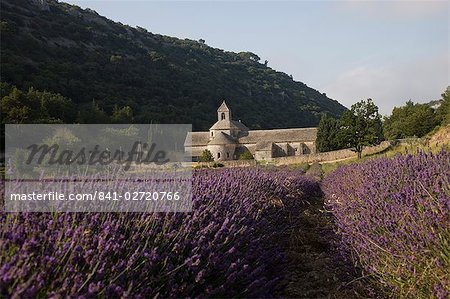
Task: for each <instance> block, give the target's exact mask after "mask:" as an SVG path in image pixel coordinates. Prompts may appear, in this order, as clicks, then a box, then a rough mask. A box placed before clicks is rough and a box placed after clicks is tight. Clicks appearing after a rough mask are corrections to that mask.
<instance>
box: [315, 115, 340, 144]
mask: <svg viewBox="0 0 450 299" xmlns="http://www.w3.org/2000/svg"><path fill="white" fill-rule="evenodd" d="M339 130H340V123H339V120H337V119H335V118H333V117H329V116H327V115H326V114H323V115H322V118H321V119H320V123H319V127H318V129H317V139H316V148H317V151H319V152H328V151H334V150H337V149H340V148H342V140H341V138H340V135H339Z"/></svg>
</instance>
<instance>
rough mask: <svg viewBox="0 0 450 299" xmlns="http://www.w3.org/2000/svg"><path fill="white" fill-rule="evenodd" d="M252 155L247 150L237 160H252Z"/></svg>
mask: <svg viewBox="0 0 450 299" xmlns="http://www.w3.org/2000/svg"><path fill="white" fill-rule="evenodd" d="M253 159H254V158H253V155H252V153H251V152H250V151H249V150H246V151H245V152H243V153H242V154H240V156H239V160H253Z"/></svg>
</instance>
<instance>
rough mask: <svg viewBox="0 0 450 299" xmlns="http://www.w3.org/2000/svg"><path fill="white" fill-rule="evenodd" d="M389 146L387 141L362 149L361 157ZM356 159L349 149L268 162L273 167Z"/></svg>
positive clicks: (282, 158)
mask: <svg viewBox="0 0 450 299" xmlns="http://www.w3.org/2000/svg"><path fill="white" fill-rule="evenodd" d="M389 146H390V142H389V141H383V142H382V143H381V144H379V145H377V146H371V147H366V148H364V149H363V155H370V154H374V153H378V152H381V151H383V150H385V149H387V148H388V147H389ZM352 157H356V152H354V151H352V150H351V149H342V150H337V151H331V152H325V153H316V154H308V155H299V156H292V157H280V158H274V159H271V160H269V161H268V162H272V163H274V164H275V165H289V164H297V163H315V162H328V161H335V160H342V159H348V158H352Z"/></svg>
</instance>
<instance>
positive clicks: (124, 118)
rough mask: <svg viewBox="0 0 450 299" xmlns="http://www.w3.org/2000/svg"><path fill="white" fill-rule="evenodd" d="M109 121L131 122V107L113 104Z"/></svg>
mask: <svg viewBox="0 0 450 299" xmlns="http://www.w3.org/2000/svg"><path fill="white" fill-rule="evenodd" d="M111 122H112V123H115V124H128V123H132V122H133V109H131V107H130V106H125V107H121V108H119V107H117V105H115V106H114V108H113V112H112V116H111Z"/></svg>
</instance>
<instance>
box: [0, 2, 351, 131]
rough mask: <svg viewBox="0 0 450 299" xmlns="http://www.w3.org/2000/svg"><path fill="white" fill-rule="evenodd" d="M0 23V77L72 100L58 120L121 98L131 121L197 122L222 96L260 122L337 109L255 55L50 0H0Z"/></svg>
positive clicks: (210, 115) (206, 118)
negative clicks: (72, 107) (69, 112)
mask: <svg viewBox="0 0 450 299" xmlns="http://www.w3.org/2000/svg"><path fill="white" fill-rule="evenodd" d="M0 30H1V38H2V42H1V54H2V55H1V66H2V67H1V80H2V81H3V82H6V83H9V84H11V85H15V86H17V87H18V88H19V89H21V90H23V91H26V90H27V89H28V88H29V87H33V88H34V89H35V90H40V91H44V90H46V91H49V92H52V93H59V94H61V95H62V96H64V97H66V98H69V99H71V100H72V101H73V103H74V104H75V105H76V107H77V108H76V109H77V110H76V111H78V112H77V113H78V115H75V116H73V117H72V118H73V119H65V120H64V121H76V120H75V119H77V120H78V121H80V122H88V123H89V122H96V121H100V120H99V119H97V118H95V117H89V115H95V114H93V113H90V114H89V113H88V112H89V109H92V107H93V106H96V107H99V108H100V109H102V110H104V111H105V113H106V114H108V115H111V114H112V113H113V110H114V107H115V106H117V107H119V108H120V107H126V106H129V107H131V109H132V111H133V115H134V121H135V122H137V123H149V122H154V123H157V122H163V123H192V124H193V128H194V130H204V129H207V128H209V126H210V125H211V124H212V123H213V122H214V120H215V118H216V115H215V113H214V111H215V110H216V109H217V107H218V104H219V103H220V101H221V100H223V99H228V101H229V104H230V106H231V107H232V109H233V111H235V115H234V118H236V119H242V120H243V121H244V122H245V123H246V125H248V126H249V127H250V128H252V129H258V128H261V129H264V128H286V127H307V126H316V125H317V124H318V122H319V119H320V114H321V113H322V112H326V113H328V114H329V115H332V116H335V117H336V116H339V115H340V114H341V113H342V112H343V111H344V110H345V107H344V106H342V105H341V104H339V103H338V102H337V101H334V100H331V99H330V98H328V97H327V96H326V95H325V94H322V93H320V92H319V91H317V90H314V89H312V88H310V87H308V86H307V85H306V84H304V83H302V82H297V81H294V80H293V79H292V77H291V76H289V75H287V74H285V73H282V72H278V71H275V70H273V69H271V68H270V67H268V66H267V63H261V62H260V58H259V57H258V56H257V55H256V54H254V53H250V52H241V53H233V52H227V51H224V50H221V49H216V48H212V47H210V46H208V45H207V44H206V43H205V42H204V41H203V40H200V41H193V40H188V39H185V40H182V39H177V38H173V37H168V36H162V35H159V34H154V33H151V32H148V31H147V30H146V29H144V28H140V27H137V28H132V27H130V26H127V25H123V24H121V23H117V22H114V21H111V20H109V19H107V18H105V17H102V16H100V15H98V14H97V13H96V12H95V11H93V10H90V9H85V10H83V9H81V8H79V7H77V6H73V5H69V4H66V3H62V2H61V3H60V2H57V1H56V0H2V1H1V23H0ZM93 101H95V105H92V103H93ZM117 107H116V109H117Z"/></svg>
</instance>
